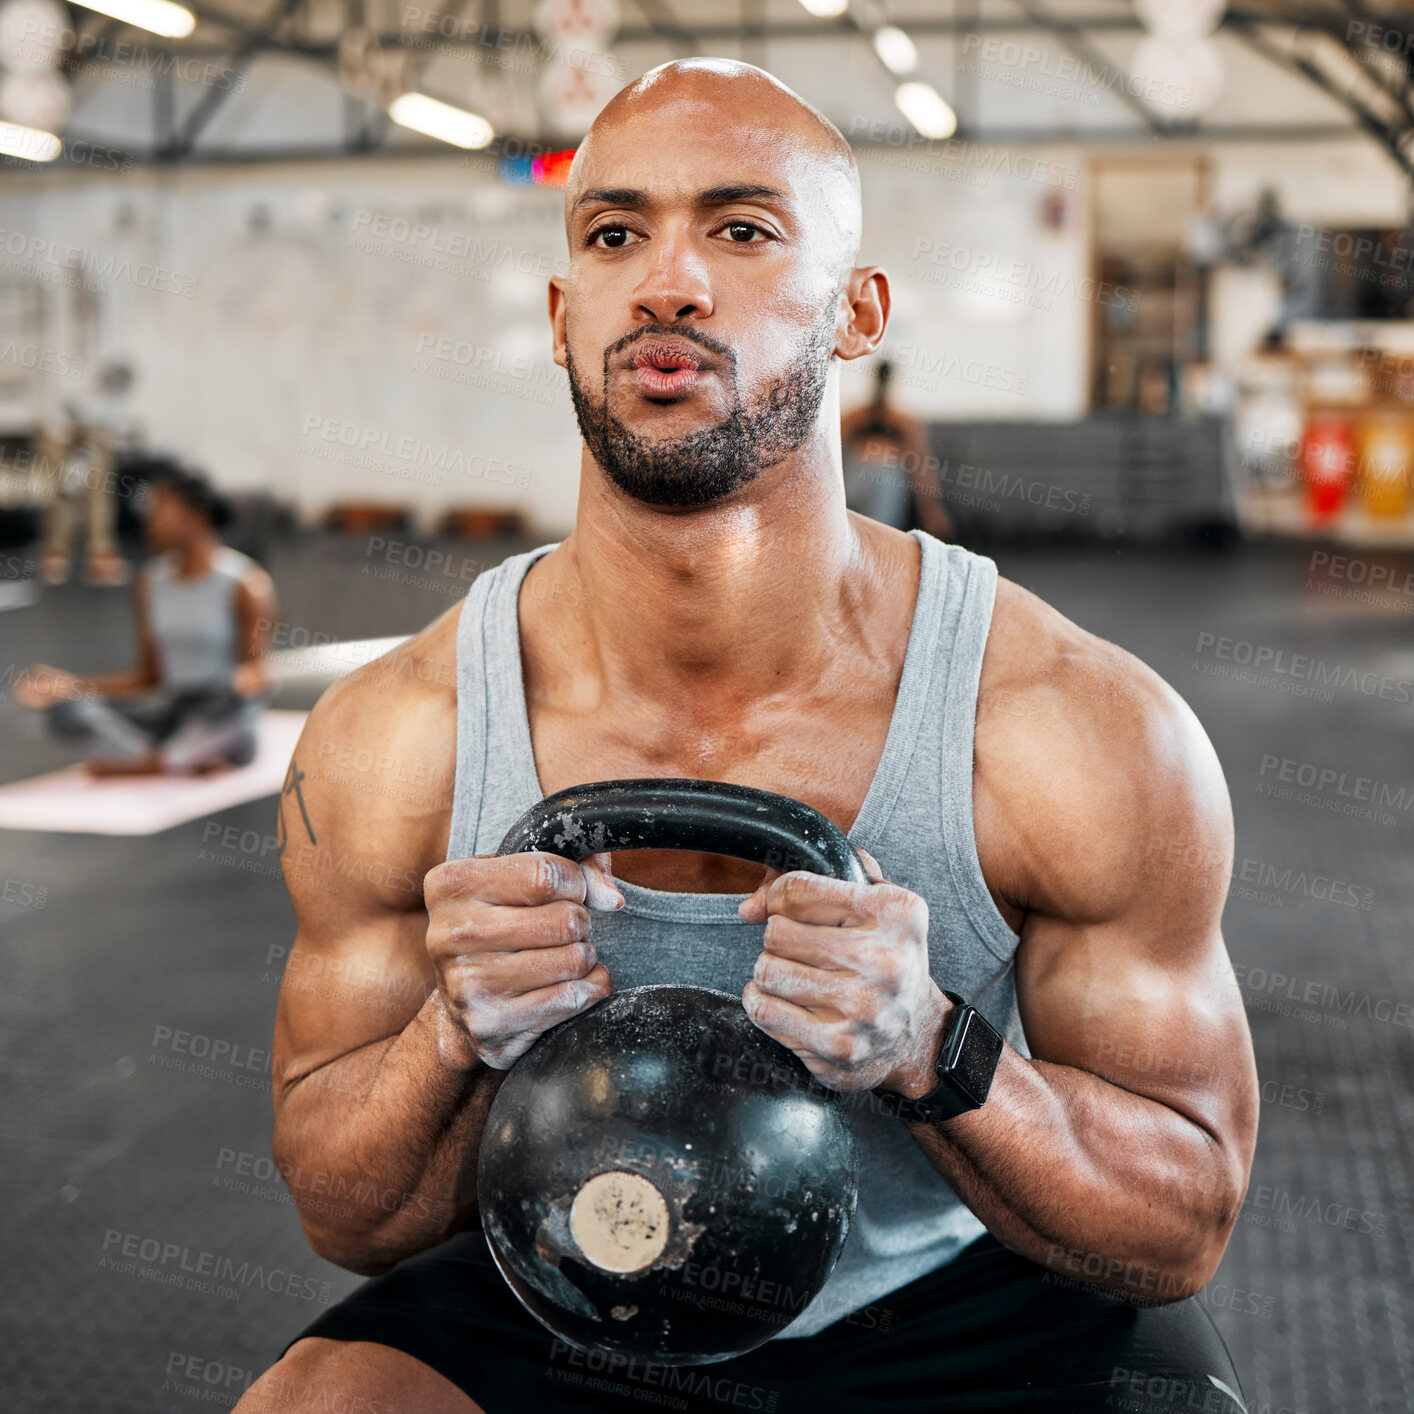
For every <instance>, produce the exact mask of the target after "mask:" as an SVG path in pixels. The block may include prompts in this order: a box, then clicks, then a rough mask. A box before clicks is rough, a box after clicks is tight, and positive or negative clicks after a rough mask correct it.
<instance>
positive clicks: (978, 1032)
mask: <svg viewBox="0 0 1414 1414" xmlns="http://www.w3.org/2000/svg"><path fill="white" fill-rule="evenodd" d="M1001 1054H1002V1038H1001V1037H1000V1036H999V1035H997V1033H996V1031H995V1030H993V1028H992V1027H991V1025H990V1024H989V1023H988V1022H987V1020H986V1019H985V1018H984V1017H982V1016H980V1015H979V1014H978V1013H977V1012H975V1011H969V1012H968V1014H967V1016H966V1017H965V1018H964V1022H963V1027H962V1034H961V1035H960V1036H959V1037H958V1038H957V1041H956V1043H955V1046H954V1049H953V1057H954V1059H953V1063H952V1065H951V1066H950V1067H949V1071H950V1074H951V1076H952V1079H953V1081H954V1082H955V1083H956V1084H958V1085H960V1086H961V1087H962V1088H963V1089H964V1090H966V1091H967V1093H968V1094H969V1095H970V1096H971V1097H972V1099H973V1100H974V1101H975V1102H976V1103H977V1104H979V1105H980V1104H981V1103H982V1102H983V1101H984V1100H985V1099H986V1098H987V1092H988V1091H989V1090H990V1089H991V1088H992V1076H993V1074H994V1073H995V1072H996V1069H997V1061H998V1060H999V1059H1000V1057H1001Z"/></svg>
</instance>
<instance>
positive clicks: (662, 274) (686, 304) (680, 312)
mask: <svg viewBox="0 0 1414 1414" xmlns="http://www.w3.org/2000/svg"><path fill="white" fill-rule="evenodd" d="M633 302H634V306H635V312H636V313H637V314H638V315H639V317H641V318H645V319H651V320H653V321H654V322H655V323H658V324H673V323H675V322H676V321H677V320H679V319H686V318H688V317H694V318H697V319H705V318H706V317H707V316H708V315H710V314H711V313H712V287H711V283H710V281H709V280H708V278H707V262H706V260H705V258H704V257H703V255H702V253H701V252H700V251H697V250H695V249H694V248H693V243H692V240H691V238H690V237H689V236H687V235H685V234H669V235H660V236H659V237H658V238H657V240H656V241H655V242H654V249H653V251H652V256H651V259H650V261H649V263H648V268H647V269H646V270H645V271H644V272H643V278H642V280H641V281H640V282H639V284H638V287H637V288H636V289H635V290H634V292H633Z"/></svg>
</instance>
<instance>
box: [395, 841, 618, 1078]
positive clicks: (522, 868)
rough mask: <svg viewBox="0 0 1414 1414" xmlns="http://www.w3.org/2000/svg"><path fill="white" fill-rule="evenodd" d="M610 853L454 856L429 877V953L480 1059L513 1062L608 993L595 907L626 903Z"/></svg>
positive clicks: (504, 1066)
mask: <svg viewBox="0 0 1414 1414" xmlns="http://www.w3.org/2000/svg"><path fill="white" fill-rule="evenodd" d="M609 865H610V857H609V855H607V854H594V855H590V856H589V858H587V859H585V860H584V861H583V862H582V863H580V864H576V863H574V862H573V861H572V860H569V859H561V858H560V857H559V856H558V855H554V854H544V853H541V852H540V851H530V852H527V853H524V854H508V855H501V856H496V855H474V856H472V857H471V858H469V859H449V860H447V861H446V862H445V863H443V864H439V865H438V866H437V867H436V868H435V869H432V870H430V871H429V872H428V874H427V876H426V878H425V879H424V880H423V895H424V898H425V900H426V905H427V918H428V922H427V952H428V955H429V956H430V957H431V959H432V963H433V966H434V967H435V968H436V969H437V981H438V987H439V990H440V991H441V993H442V996H443V997H444V999H445V1003H446V1006H447V1008H448V1010H449V1011H450V1012H451V1013H452V1015H453V1016H455V1018H456V1020H457V1021H458V1022H459V1023H460V1025H461V1027H462V1028H463V1029H464V1031H465V1033H466V1036H467V1038H468V1040H469V1041H470V1044H471V1049H472V1051H473V1052H474V1053H475V1055H476V1057H477V1058H478V1059H479V1060H480V1061H481V1062H482V1063H483V1064H485V1065H488V1066H491V1067H492V1068H493V1069H496V1070H509V1069H510V1067H511V1065H512V1064H513V1063H514V1062H515V1061H516V1060H518V1059H519V1058H520V1057H521V1056H523V1055H524V1054H525V1053H526V1051H528V1050H529V1049H530V1047H531V1045H532V1044H533V1043H534V1042H535V1040H536V1038H537V1037H539V1036H540V1035H541V1034H542V1033H543V1032H545V1031H548V1030H549V1029H550V1027H552V1026H554V1025H556V1024H557V1023H558V1022H561V1021H565V1020H566V1019H568V1018H569V1017H571V1016H575V1015H577V1014H578V1013H579V1012H581V1011H584V1010H585V1009H586V1008H587V1007H591V1006H593V1005H594V1003H595V1002H598V1001H601V1000H602V999H603V998H604V997H607V996H608V995H609V988H610V982H609V973H608V970H607V969H606V968H605V967H604V966H603V964H601V963H600V961H599V959H598V958H597V956H596V955H595V952H594V945H593V943H591V942H590V941H589V910H590V909H591V908H594V909H602V910H606V911H612V910H613V909H616V908H622V907H623V904H624V898H623V895H622V894H621V893H620V892H619V889H618V886H617V885H616V884H615V883H614V881H613V877H612V875H611V874H610V872H609Z"/></svg>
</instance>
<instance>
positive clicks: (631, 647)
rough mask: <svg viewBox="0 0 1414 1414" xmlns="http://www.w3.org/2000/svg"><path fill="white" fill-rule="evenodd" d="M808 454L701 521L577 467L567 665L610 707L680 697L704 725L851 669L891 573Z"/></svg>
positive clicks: (698, 515) (700, 514)
mask: <svg viewBox="0 0 1414 1414" xmlns="http://www.w3.org/2000/svg"><path fill="white" fill-rule="evenodd" d="M804 450H805V449H802V452H804ZM815 450H816V453H817V454H816V455H815V456H813V457H811V458H810V459H809V461H808V462H804V463H803V464H802V463H801V462H799V461H797V460H796V458H792V459H790V461H787V462H783V463H781V464H779V465H778V466H775V467H771V468H769V469H768V470H767V471H765V472H763V473H762V475H761V476H760V477H759V478H758V479H757V480H756V481H755V482H753V483H752V484H751V485H750V486H748V487H746V488H744V490H743V491H742V492H740V493H738V495H737V496H735V497H734V498H733V499H732V500H731V502H730V503H726V504H719V505H716V506H712V507H705V508H702V509H700V510H684V509H677V508H673V509H668V510H664V509H661V508H656V507H652V506H645V505H643V504H641V503H640V502H636V501H634V500H632V499H630V498H629V497H627V496H625V495H623V494H622V493H621V492H619V491H618V489H617V488H616V487H614V486H613V485H612V483H611V482H610V481H609V480H608V478H607V477H606V476H605V475H604V473H603V472H601V471H600V470H599V468H598V467H597V466H596V465H595V464H594V463H593V462H592V461H591V460H589V458H588V455H587V454H586V456H585V460H584V466H583V467H582V472H581V478H580V496H579V506H578V516H577V520H576V525H575V529H574V531H573V533H572V534H571V535H570V536H568V537H567V539H566V540H565V542H564V544H563V545H562V546H561V547H560V549H559V550H558V551H556V553H555V556H554V557H552V558H556V559H560V565H559V567H558V568H557V569H555V570H554V571H553V573H555V574H557V575H559V576H564V577H565V578H566V579H567V580H568V583H569V585H572V586H573V587H574V588H575V589H576V590H577V593H576V594H575V595H574V596H573V602H574V603H576V604H577V605H578V608H577V609H576V610H575V612H574V613H573V614H572V615H571V616H570V622H571V623H572V625H573V628H572V631H573V632H574V633H575V635H576V645H575V647H574V649H573V656H574V658H575V660H576V662H577V663H578V664H581V665H582V667H583V670H584V671H585V672H587V673H589V674H591V675H597V676H598V677H599V680H600V685H601V686H602V689H603V690H604V692H605V693H606V694H607V695H608V696H610V697H611V698H614V699H619V700H631V699H634V698H638V697H645V696H646V697H649V698H653V699H656V700H660V701H666V700H681V699H682V697H683V695H684V694H690V695H692V697H691V699H690V700H694V701H695V702H696V703H697V704H698V705H700V706H701V707H702V709H703V710H704V713H705V714H706V715H709V716H710V715H711V714H712V712H713V710H714V709H719V710H722V711H727V712H731V711H732V710H734V707H735V706H736V705H737V704H738V703H739V701H740V699H741V698H742V697H751V698H757V697H759V696H760V694H761V692H762V691H763V688H764V689H766V690H768V691H773V690H779V691H783V692H789V691H797V692H802V691H814V690H816V689H818V687H819V685H820V681H821V676H822V675H823V674H825V673H827V672H828V671H829V665H830V664H831V663H834V662H837V661H838V660H839V659H840V658H841V657H844V656H853V654H852V653H849V654H847V653H846V651H845V650H848V649H852V648H854V647H855V645H857V644H858V643H859V642H860V641H861V639H862V638H864V637H865V635H866V632H867V620H868V615H869V610H870V607H871V605H873V604H874V603H877V596H878V593H879V591H880V589H881V588H883V587H884V582H885V580H886V578H887V577H888V575H889V572H890V569H891V566H890V565H888V564H885V563H883V561H882V558H881V556H880V555H879V553H878V547H877V542H874V541H873V540H872V538H869V537H864V536H861V535H860V534H859V533H858V532H857V531H856V529H855V524H854V523H853V522H852V521H851V519H850V517H849V514H848V512H847V511H846V509H845V503H844V493H843V485H842V482H841V478H840V472H839V469H838V466H837V465H836V464H835V459H834V458H833V457H831V456H830V455H828V452H826V454H825V455H820V454H819V452H820V450H822V449H815ZM799 456H800V454H797V457H799ZM793 461H795V462H796V464H795V465H794V466H792V465H791V462H793ZM546 569H547V572H551V571H550V567H549V566H548V565H547V567H546ZM709 689H710V692H709Z"/></svg>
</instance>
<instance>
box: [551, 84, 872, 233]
mask: <svg viewBox="0 0 1414 1414" xmlns="http://www.w3.org/2000/svg"><path fill="white" fill-rule="evenodd" d="M741 184H750V185H763V186H771V187H775V188H776V189H778V190H780V191H783V192H785V193H786V194H787V195H788V196H789V197H790V198H791V199H793V201H794V202H795V204H796V206H797V210H798V216H799V220H800V221H801V223H802V226H804V227H807V228H809V227H812V226H814V225H816V224H817V223H823V225H824V227H825V228H826V231H825V234H826V235H827V236H830V237H835V238H843V239H844V240H845V241H846V243H848V244H850V254H851V255H852V253H853V247H854V245H857V242H858V216H857V210H858V205H859V185H858V176H857V174H856V171H855V166H854V156H853V153H852V152H851V151H850V148H849V144H848V143H846V142H845V140H844V138H843V137H842V136H841V135H840V133H839V131H838V129H836V128H835V127H834V126H833V125H832V124H830V123H829V122H828V120H826V119H825V118H824V117H823V116H822V115H821V114H819V113H818V112H817V111H816V110H815V109H813V108H811V107H810V106H809V105H808V104H806V103H805V102H803V101H802V100H801V99H800V98H798V97H797V96H796V95H795V94H794V93H792V92H791V91H790V90H789V89H787V88H785V87H784V85H782V84H779V83H778V82H776V81H775V80H774V79H772V78H770V77H769V76H768V75H766V74H764V73H763V72H762V71H761V70H759V69H754V68H752V67H751V66H749V65H727V64H726V62H725V61H697V63H693V62H692V61H689V62H687V63H679V64H670V65H664V66H663V67H662V68H661V69H657V70H653V71H652V72H651V73H649V74H647V75H645V76H644V77H643V78H642V79H640V80H638V82H637V83H635V84H632V85H630V86H629V87H628V88H627V89H625V90H623V91H622V92H621V93H619V94H618V95H617V96H616V97H615V98H614V99H613V100H612V101H611V102H610V103H609V104H608V105H607V106H606V107H605V109H604V110H603V112H602V113H600V115H599V117H598V119H596V121H595V123H594V126H593V127H592V128H591V129H590V132H589V135H588V136H587V137H586V138H585V140H584V142H583V143H582V144H581V145H580V148H579V151H578V152H577V153H576V155H575V160H574V163H573V166H572V167H571V169H570V177H569V182H568V183H567V185H566V189H565V224H566V229H567V231H568V230H571V229H572V227H573V223H574V220H575V204H576V202H578V200H579V198H580V197H581V196H583V195H584V193H586V192H588V191H590V190H597V189H602V188H616V189H623V188H626V189H632V190H636V191H642V192H644V193H645V194H646V195H647V196H648V197H649V198H650V199H652V200H654V201H664V202H668V201H673V200H679V199H682V198H684V197H686V196H690V195H691V194H692V193H695V192H700V191H705V190H708V189H710V188H719V187H724V186H730V185H741Z"/></svg>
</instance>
